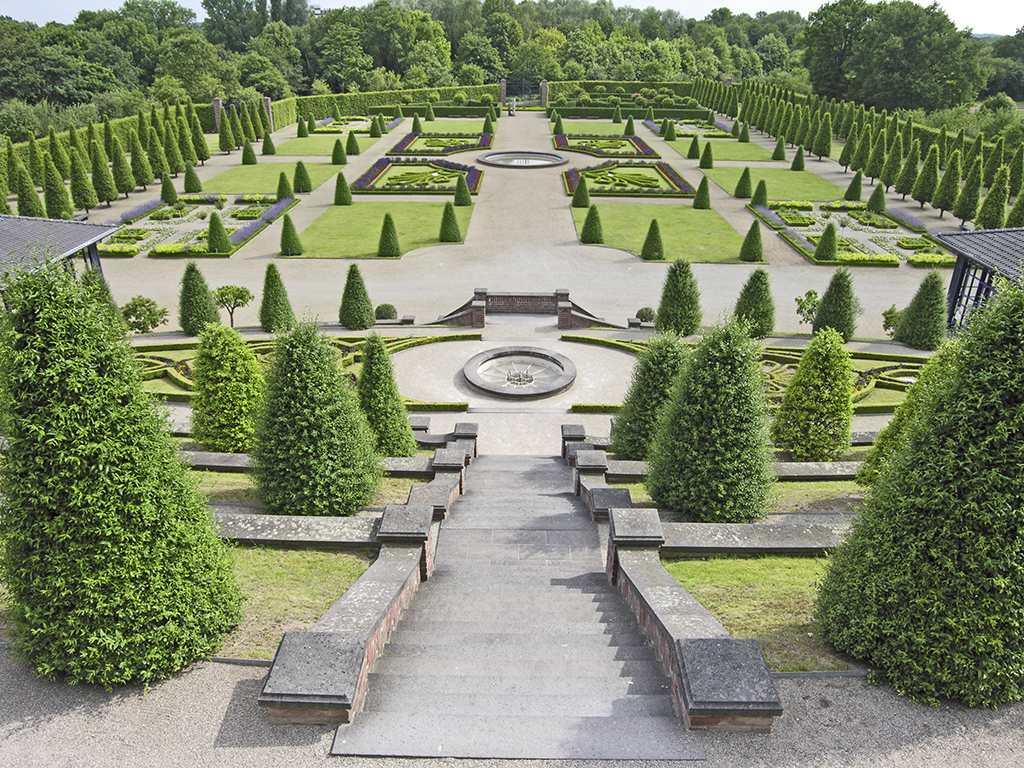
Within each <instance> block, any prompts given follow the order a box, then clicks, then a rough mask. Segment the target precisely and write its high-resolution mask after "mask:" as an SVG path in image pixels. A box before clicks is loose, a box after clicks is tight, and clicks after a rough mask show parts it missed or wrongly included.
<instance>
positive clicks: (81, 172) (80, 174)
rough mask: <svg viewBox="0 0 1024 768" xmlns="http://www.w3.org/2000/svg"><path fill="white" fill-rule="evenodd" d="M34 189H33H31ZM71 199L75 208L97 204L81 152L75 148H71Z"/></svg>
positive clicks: (83, 208)
mask: <svg viewBox="0 0 1024 768" xmlns="http://www.w3.org/2000/svg"><path fill="white" fill-rule="evenodd" d="M33 191H34V190H33ZM71 201H72V203H73V204H74V206H75V208H78V209H82V210H85V211H86V212H88V211H89V209H91V208H95V207H96V206H97V205H99V198H98V197H97V196H96V190H95V189H94V188H93V186H92V181H90V180H89V176H88V174H87V173H86V171H85V162H84V161H83V160H82V153H81V152H79V151H78V150H77V149H72V150H71Z"/></svg>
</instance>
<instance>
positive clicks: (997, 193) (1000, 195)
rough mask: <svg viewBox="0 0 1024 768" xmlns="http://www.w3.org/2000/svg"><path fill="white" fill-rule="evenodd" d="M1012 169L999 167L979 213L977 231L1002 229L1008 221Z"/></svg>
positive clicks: (976, 222) (976, 223)
mask: <svg viewBox="0 0 1024 768" xmlns="http://www.w3.org/2000/svg"><path fill="white" fill-rule="evenodd" d="M1009 186H1010V169H1009V168H1007V167H1006V166H1005V165H1001V166H999V171H998V173H996V177H995V179H994V180H993V182H992V187H991V189H989V193H988V194H987V195H985V200H984V201H983V202H982V204H981V209H980V210H979V211H978V218H977V221H975V228H976V229H1002V227H1003V223H1004V222H1005V221H1006V200H1007V197H1008V195H1009Z"/></svg>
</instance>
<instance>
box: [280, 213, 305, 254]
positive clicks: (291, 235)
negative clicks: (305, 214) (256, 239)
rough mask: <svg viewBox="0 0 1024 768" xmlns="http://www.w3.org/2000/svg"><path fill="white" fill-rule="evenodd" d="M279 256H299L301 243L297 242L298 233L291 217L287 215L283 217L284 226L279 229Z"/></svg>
mask: <svg viewBox="0 0 1024 768" xmlns="http://www.w3.org/2000/svg"><path fill="white" fill-rule="evenodd" d="M281 255H282V256H301V255H302V241H301V240H299V233H298V232H297V231H296V229H295V224H293V223H292V217H291V216H289V215H288V214H287V213H286V214H285V215H284V226H283V227H282V229H281Z"/></svg>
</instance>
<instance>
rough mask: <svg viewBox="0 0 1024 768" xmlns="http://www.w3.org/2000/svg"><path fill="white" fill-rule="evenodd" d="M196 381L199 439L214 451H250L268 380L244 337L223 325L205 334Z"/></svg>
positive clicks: (195, 415)
mask: <svg viewBox="0 0 1024 768" xmlns="http://www.w3.org/2000/svg"><path fill="white" fill-rule="evenodd" d="M192 381H193V385H194V389H193V391H192V437H193V439H194V440H195V441H196V442H197V443H199V445H200V446H202V447H203V448H204V449H205V450H208V451H218V452H222V453H244V452H247V451H249V450H250V449H251V448H252V436H253V432H254V430H255V425H256V413H257V411H258V409H259V405H260V397H261V394H262V389H263V374H262V373H260V365H259V362H258V361H257V360H256V355H254V354H253V351H252V350H251V349H250V348H249V346H248V345H247V344H246V343H245V341H243V340H242V337H241V335H239V333H238V331H236V330H235V329H234V328H228V327H227V326H224V325H219V324H218V325H207V326H206V327H205V328H203V330H202V331H200V332H199V345H198V346H197V347H196V354H195V357H194V358H193V359H192Z"/></svg>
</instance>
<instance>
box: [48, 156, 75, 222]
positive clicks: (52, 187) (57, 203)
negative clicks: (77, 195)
mask: <svg viewBox="0 0 1024 768" xmlns="http://www.w3.org/2000/svg"><path fill="white" fill-rule="evenodd" d="M43 162H44V163H45V164H46V184H45V185H44V186H43V202H44V203H45V204H46V216H47V217H48V218H51V219H71V218H72V215H73V214H74V209H73V208H72V205H71V196H70V195H69V194H68V188H67V187H66V186H64V178H63V177H62V176H61V175H60V171H59V170H57V165H56V163H54V162H53V158H52V157H50V155H49V153H48V152H47V153H44V157H43Z"/></svg>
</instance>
